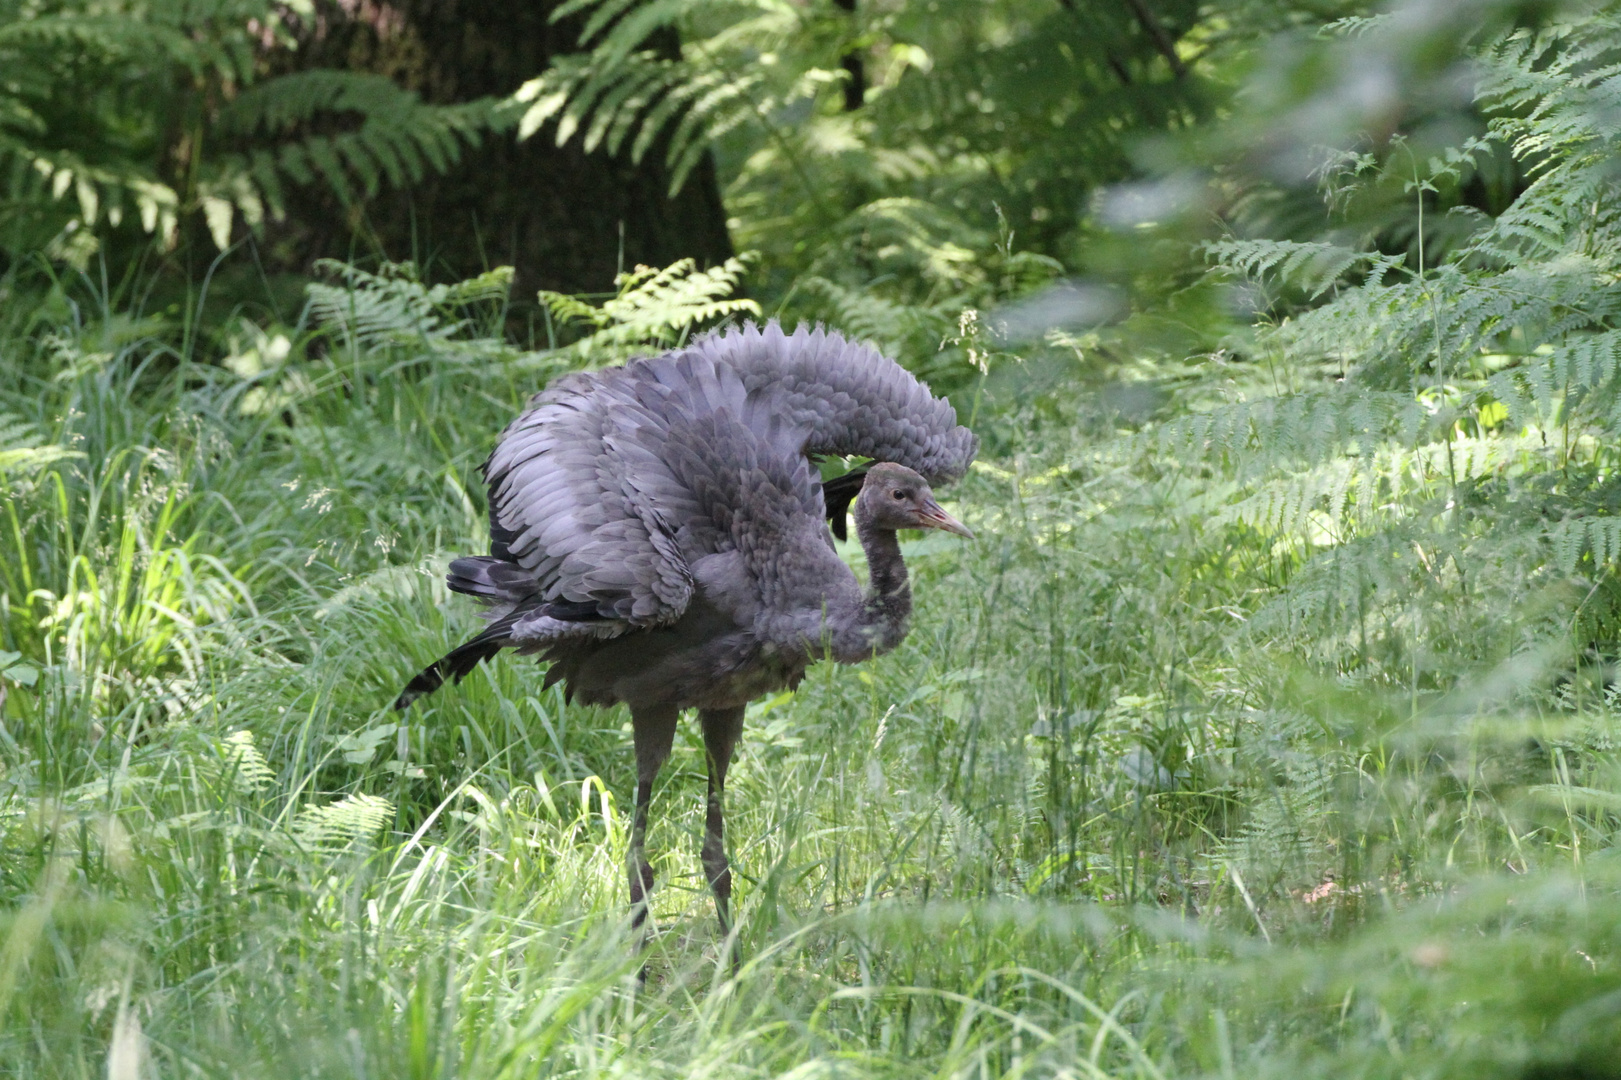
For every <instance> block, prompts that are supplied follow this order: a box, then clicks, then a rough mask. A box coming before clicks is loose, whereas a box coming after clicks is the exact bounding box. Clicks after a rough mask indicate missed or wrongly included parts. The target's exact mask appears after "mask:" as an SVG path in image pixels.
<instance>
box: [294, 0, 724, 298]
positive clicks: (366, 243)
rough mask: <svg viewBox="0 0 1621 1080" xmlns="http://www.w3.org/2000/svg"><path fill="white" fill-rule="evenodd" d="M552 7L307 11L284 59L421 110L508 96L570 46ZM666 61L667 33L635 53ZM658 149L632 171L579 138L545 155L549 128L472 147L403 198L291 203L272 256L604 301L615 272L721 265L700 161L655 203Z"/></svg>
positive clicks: (481, 4) (458, 1)
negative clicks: (401, 89) (483, 280)
mask: <svg viewBox="0 0 1621 1080" xmlns="http://www.w3.org/2000/svg"><path fill="white" fill-rule="evenodd" d="M556 6H557V3H556V0H545V2H538V3H536V2H527V3H526V2H522V0H519V2H516V3H515V2H512V0H388V2H385V3H378V2H376V0H321V2H320V3H318V5H317V11H318V17H317V19H316V20H315V22H314V24H313V25H311V26H310V27H309V28H308V32H307V33H306V34H305V35H304V38H305V40H304V41H303V42H302V43H301V46H300V48H299V49H298V50H297V52H296V53H294V54H291V55H290V57H289V60H290V62H291V64H292V65H293V66H296V67H299V68H311V67H334V68H347V69H350V70H364V71H375V72H378V73H380V74H384V75H387V76H389V77H390V78H392V79H394V80H395V81H396V82H398V83H400V84H401V85H403V86H405V87H407V88H409V89H412V90H415V91H417V92H418V93H420V94H421V95H422V97H423V99H424V100H426V101H428V102H431V103H436V104H448V103H454V102H465V101H471V100H474V99H476V98H479V97H483V96H486V95H504V94H510V93H511V92H513V91H515V90H516V89H517V88H518V87H519V86H521V85H522V84H523V83H524V82H525V81H526V80H528V79H529V78H532V77H533V76H535V75H537V74H539V73H540V72H541V71H542V70H544V69H545V67H546V66H547V65H548V64H549V63H550V62H551V60H552V58H553V57H554V56H558V55H560V54H563V53H567V52H571V51H574V50H575V47H576V43H577V41H578V37H579V30H580V21H579V20H578V19H569V20H565V21H563V22H561V23H556V24H554V23H552V22H551V21H550V14H551V12H552V10H554V9H555V8H556ZM648 44H649V46H650V47H653V48H657V49H660V50H661V51H665V52H669V53H673V52H674V51H675V50H676V49H678V48H679V42H678V41H676V40H675V38H674V35H673V34H671V35H667V37H666V38H664V39H658V40H653V41H650V42H649V43H648ZM669 184H670V180H669V170H668V169H667V168H666V167H665V162H664V148H663V147H662V146H657V145H655V146H654V147H652V148H651V149H650V150H649V151H648V152H647V154H646V155H645V156H644V157H643V158H642V160H641V162H640V163H639V164H632V163H631V161H630V159H629V156H628V155H621V156H619V157H610V156H608V155H607V154H606V153H604V152H601V151H598V152H597V153H592V154H587V153H585V152H584V151H583V150H582V149H581V148H580V143H579V141H578V139H575V140H574V141H571V142H570V143H569V144H568V145H566V146H562V147H558V146H556V145H555V142H554V139H553V129H552V128H551V127H550V125H548V126H547V127H545V128H542V129H541V130H540V131H539V132H537V133H536V134H535V135H533V136H532V137H531V138H529V139H527V140H525V141H523V142H518V141H517V138H516V136H515V135H514V134H513V133H510V132H509V133H505V134H498V135H489V136H486V137H485V139H484V142H483V144H482V145H481V146H479V147H477V148H474V149H469V150H465V151H464V152H463V155H462V158H461V160H460V162H459V163H458V164H456V165H455V166H453V167H452V168H451V169H450V171H449V172H447V173H444V174H437V175H430V176H429V177H428V178H427V179H425V180H424V181H423V182H421V183H419V184H417V185H415V186H413V187H412V188H410V189H409V190H403V191H401V190H391V191H384V192H382V193H380V194H378V195H377V196H375V197H374V198H372V199H371V200H370V201H369V202H367V203H366V204H365V205H364V206H351V207H347V208H345V207H341V206H339V205H338V204H337V200H336V199H335V198H334V197H333V196H332V195H331V194H330V192H327V191H325V190H316V189H313V188H310V189H305V190H302V191H300V192H298V193H297V195H296V196H294V197H293V199H292V200H291V201H292V203H293V205H292V206H291V207H290V213H289V218H288V221H287V222H284V223H283V224H282V225H280V226H278V227H277V228H276V229H275V230H274V233H273V236H272V242H271V245H270V247H271V251H272V254H273V257H274V260H275V261H276V262H278V263H280V264H281V265H284V266H288V267H290V268H294V269H307V268H308V267H309V265H310V264H311V263H313V261H314V260H315V259H317V258H321V257H325V256H331V257H337V258H351V257H354V258H362V259H364V258H367V257H379V256H381V257H386V258H389V259H393V260H402V259H412V260H414V261H415V262H416V263H417V264H418V265H419V266H420V267H421V268H422V270H423V272H424V273H425V274H426V275H427V276H429V277H430V278H432V279H434V280H447V279H455V278H464V277H470V276H472V275H474V274H477V273H479V272H481V271H483V270H486V269H488V268H490V267H492V266H500V265H511V266H513V267H515V268H516V278H517V280H516V283H515V287H514V298H515V299H516V300H518V301H519V302H523V301H527V300H530V299H532V298H533V296H534V294H535V290H537V289H554V290H557V291H561V292H593V291H603V290H607V289H611V288H612V286H613V277H614V274H615V273H617V272H618V271H619V270H620V269H629V268H631V267H633V266H635V265H637V264H638V263H646V264H648V265H653V266H664V265H667V264H669V263H671V262H674V261H675V260H676V259H679V258H683V257H688V256H690V257H692V258H694V259H696V260H697V261H698V263H699V265H700V266H705V265H713V264H715V263H718V262H721V261H723V260H725V259H726V258H728V257H729V256H730V255H731V254H732V245H731V240H730V237H729V236H728V234H727V231H726V211H725V207H724V206H723V205H722V203H721V198H720V188H719V182H718V179H717V177H716V173H715V166H714V161H713V159H712V158H711V157H710V156H709V155H707V154H706V155H705V157H704V160H703V161H702V162H701V163H700V164H699V165H698V167H696V168H695V169H693V171H692V173H691V174H690V175H689V177H688V178H687V181H686V184H685V186H684V187H683V188H682V190H681V191H680V192H679V193H678V194H677V195H676V196H675V198H673V199H672V198H670V197H669V194H668V192H669Z"/></svg>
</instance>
